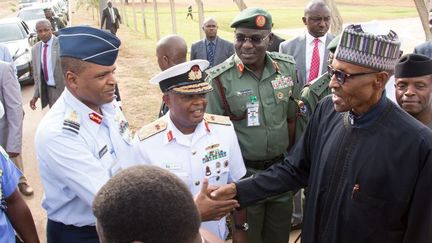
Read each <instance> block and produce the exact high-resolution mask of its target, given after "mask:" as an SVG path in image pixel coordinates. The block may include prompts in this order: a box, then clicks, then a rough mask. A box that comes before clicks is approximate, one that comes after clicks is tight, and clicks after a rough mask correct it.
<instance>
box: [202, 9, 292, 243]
mask: <svg viewBox="0 0 432 243" xmlns="http://www.w3.org/2000/svg"><path fill="white" fill-rule="evenodd" d="M231 27H232V28H235V40H234V49H235V54H234V55H233V56H231V57H230V58H228V59H227V60H226V61H225V62H223V63H221V64H220V65H218V66H215V67H213V68H212V69H209V70H208V72H207V73H208V77H207V81H209V82H210V83H211V85H212V86H213V88H214V90H213V92H211V93H209V94H208V105H207V112H210V113H213V114H220V115H226V116H229V117H230V118H231V120H232V122H233V124H234V128H235V131H236V133H237V137H238V139H239V143H240V148H241V151H242V154H243V158H244V161H245V165H246V167H247V170H248V174H249V175H251V174H256V173H260V172H261V171H262V170H265V169H266V168H268V167H269V166H271V165H272V164H275V163H280V162H282V161H283V153H284V152H285V151H287V149H288V148H289V147H290V146H291V145H292V144H293V142H294V136H295V121H296V111H297V103H296V101H295V98H297V97H298V95H299V92H300V89H299V86H298V83H297V77H296V72H295V61H294V59H293V58H292V57H290V56H288V55H285V54H280V53H270V52H266V50H267V47H268V46H269V45H270V44H271V42H272V40H273V34H272V33H271V27H272V17H271V15H270V14H269V13H268V12H267V11H265V10H263V9H260V8H248V9H245V10H243V11H242V12H240V13H239V14H238V16H237V17H236V18H235V19H234V21H233V23H232V24H231ZM291 212H292V193H291V192H288V193H284V194H281V195H278V196H275V197H272V198H268V199H266V200H264V201H262V202H261V203H259V204H257V205H255V206H252V207H249V208H247V223H248V226H249V227H244V225H239V224H237V223H236V222H240V220H241V219H240V220H239V219H234V221H235V222H234V223H235V226H236V228H238V229H243V230H247V232H248V242H250V243H261V242H271V243H286V242H288V239H289V229H290V221H291ZM242 222H243V221H242ZM247 228H248V229H247Z"/></svg>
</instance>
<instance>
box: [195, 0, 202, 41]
mask: <svg viewBox="0 0 432 243" xmlns="http://www.w3.org/2000/svg"><path fill="white" fill-rule="evenodd" d="M195 2H196V4H197V6H198V24H199V26H198V28H199V33H200V39H202V38H204V32H203V30H202V25H203V23H204V6H203V2H202V1H201V0H195Z"/></svg>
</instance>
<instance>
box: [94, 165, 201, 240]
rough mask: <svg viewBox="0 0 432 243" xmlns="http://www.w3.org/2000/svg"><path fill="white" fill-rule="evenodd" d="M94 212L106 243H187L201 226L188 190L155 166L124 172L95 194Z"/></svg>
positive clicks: (137, 167) (179, 181)
mask: <svg viewBox="0 0 432 243" xmlns="http://www.w3.org/2000/svg"><path fill="white" fill-rule="evenodd" d="M93 212H94V215H95V216H96V218H97V223H98V224H99V226H100V227H101V228H102V231H103V236H102V238H103V239H104V240H105V241H106V243H126V242H127V243H130V242H132V241H142V242H145V243H190V242H192V241H193V240H194V239H196V237H197V236H198V233H199V232H198V231H199V227H200V224H201V220H200V216H199V213H198V209H197V208H196V206H195V203H194V200H193V197H192V194H191V193H190V192H189V189H188V188H187V186H186V185H185V184H184V183H183V182H182V181H181V180H180V179H179V178H178V177H177V176H176V175H174V174H172V173H170V172H168V171H166V170H164V169H162V168H159V167H155V166H149V165H140V166H133V167H130V168H128V169H125V170H123V171H121V172H119V173H118V174H117V175H115V176H114V177H113V178H111V179H110V180H109V181H108V182H107V184H106V185H104V186H103V187H102V188H101V189H100V191H99V192H98V193H97V195H96V198H95V200H94V201H93Z"/></svg>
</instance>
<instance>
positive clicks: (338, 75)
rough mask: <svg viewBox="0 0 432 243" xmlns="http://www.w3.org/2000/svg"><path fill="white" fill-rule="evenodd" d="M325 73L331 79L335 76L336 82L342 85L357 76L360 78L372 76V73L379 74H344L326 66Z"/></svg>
mask: <svg viewBox="0 0 432 243" xmlns="http://www.w3.org/2000/svg"><path fill="white" fill-rule="evenodd" d="M327 72H328V74H329V75H330V77H333V75H335V76H336V81H337V82H338V83H339V84H340V85H342V84H344V83H345V82H346V81H347V79H348V78H353V77H357V76H362V75H366V74H373V73H379V72H370V73H345V72H342V71H340V70H337V69H334V68H333V67H332V66H330V65H328V66H327Z"/></svg>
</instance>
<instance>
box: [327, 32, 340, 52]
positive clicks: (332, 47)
mask: <svg viewBox="0 0 432 243" xmlns="http://www.w3.org/2000/svg"><path fill="white" fill-rule="evenodd" d="M339 40H340V35H338V36H336V37H335V38H333V40H331V41H330V43H329V44H328V45H327V50H329V51H330V52H332V53H334V52H335V51H336V47H337V45H338V44H339Z"/></svg>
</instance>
